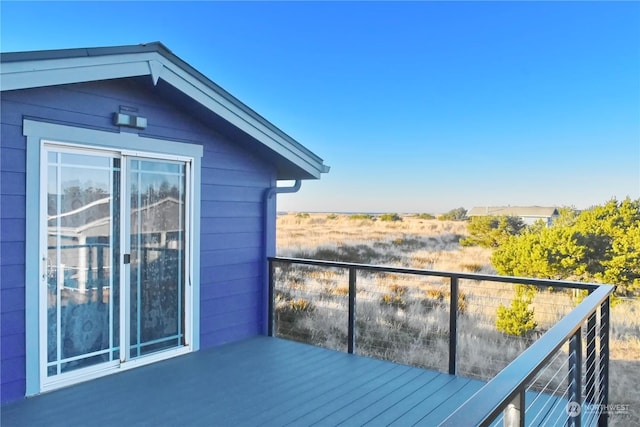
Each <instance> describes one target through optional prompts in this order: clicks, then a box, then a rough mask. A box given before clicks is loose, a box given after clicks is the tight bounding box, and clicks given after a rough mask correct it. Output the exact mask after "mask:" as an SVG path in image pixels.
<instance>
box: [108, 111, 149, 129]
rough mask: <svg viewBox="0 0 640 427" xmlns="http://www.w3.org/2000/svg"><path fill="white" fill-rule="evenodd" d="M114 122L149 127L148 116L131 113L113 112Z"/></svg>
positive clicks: (132, 126)
mask: <svg viewBox="0 0 640 427" xmlns="http://www.w3.org/2000/svg"><path fill="white" fill-rule="evenodd" d="M113 124H114V125H116V126H127V127H130V128H136V129H144V128H146V127H147V118H146V117H140V116H134V115H131V114H123V113H113Z"/></svg>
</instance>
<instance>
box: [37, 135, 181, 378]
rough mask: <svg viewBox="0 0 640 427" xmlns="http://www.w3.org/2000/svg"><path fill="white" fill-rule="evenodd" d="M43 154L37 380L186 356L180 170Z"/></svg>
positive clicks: (79, 154)
mask: <svg viewBox="0 0 640 427" xmlns="http://www.w3.org/2000/svg"><path fill="white" fill-rule="evenodd" d="M43 153H44V154H43V158H42V159H43V173H44V175H43V181H42V184H43V188H44V194H43V195H42V201H43V203H44V206H45V207H44V210H43V212H42V214H43V215H44V218H43V220H42V221H43V222H42V224H43V226H44V227H43V228H42V230H44V231H43V233H42V235H41V245H42V269H43V271H42V288H41V296H42V301H43V303H42V304H41V310H42V311H41V313H42V318H41V319H42V321H41V323H40V325H41V341H40V342H41V345H42V346H43V347H42V348H43V350H42V352H41V355H42V358H43V362H42V366H43V368H44V371H43V378H44V381H45V382H50V383H54V382H56V381H58V379H59V378H60V376H62V377H65V375H66V377H65V378H67V377H69V376H68V375H67V374H68V373H69V375H71V376H73V377H74V378H75V377H77V376H78V375H77V372H78V371H79V370H82V369H85V368H87V369H85V370H84V371H82V373H81V374H80V375H85V373H86V372H89V374H90V375H92V373H93V372H94V371H97V370H104V369H105V367H106V368H108V369H112V368H113V369H115V368H116V367H117V366H118V365H119V364H122V363H126V362H127V360H129V359H141V358H143V357H144V356H147V355H150V354H152V353H158V352H160V351H164V350H169V349H179V348H181V347H182V348H185V347H186V346H187V339H186V334H185V329H186V328H187V322H186V319H187V318H188V317H187V314H188V313H187V311H188V308H189V307H190V304H189V301H188V300H187V298H188V294H187V293H186V285H187V283H188V281H187V279H186V272H187V271H189V269H188V268H187V266H188V265H189V256H188V255H189V254H188V251H187V248H188V247H189V245H188V241H189V239H188V232H187V231H188V227H189V224H188V221H187V218H188V214H189V207H188V201H189V198H188V191H187V190H188V188H189V182H188V176H189V162H188V161H186V160H185V161H178V160H163V159H158V158H146V157H145V158H142V157H132V156H128V155H126V154H124V153H119V152H107V151H100V150H88V149H80V148H72V147H67V146H63V145H57V144H48V143H47V144H45V145H44V151H43ZM167 354H168V353H167ZM160 357H163V356H160ZM167 357H168V356H167ZM120 366H122V365H120ZM71 373H73V374H71ZM63 380H64V378H63Z"/></svg>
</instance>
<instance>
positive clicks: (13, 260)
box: [0, 78, 276, 402]
mask: <svg viewBox="0 0 640 427" xmlns="http://www.w3.org/2000/svg"><path fill="white" fill-rule="evenodd" d="M157 92H158V91H157V90H156V88H154V87H153V86H152V85H151V82H150V81H149V79H139V78H130V79H121V80H112V81H102V82H96V83H82V84H74V85H65V86H57V87H47V88H36V89H25V90H18V91H9V92H3V96H2V104H1V106H2V108H1V111H2V115H1V119H0V120H1V130H0V131H1V133H0V136H1V140H2V143H1V146H0V150H1V152H0V154H1V157H2V169H1V170H2V172H1V174H2V176H1V178H2V181H1V185H0V218H1V219H2V222H1V226H0V236H1V237H2V242H1V245H2V247H1V250H2V252H1V254H2V256H1V258H0V279H1V281H0V293H1V294H0V296H1V297H2V307H1V308H2V313H1V320H2V328H1V331H0V339H1V344H2V355H1V356H0V363H1V364H2V366H1V368H0V374H1V376H2V378H1V382H2V384H1V389H0V393H1V395H2V397H1V400H2V402H7V401H11V400H15V399H18V398H21V397H23V396H24V395H25V302H24V295H25V255H24V254H25V235H26V231H25V203H26V202H25V200H26V199H25V194H26V160H25V159H26V138H25V137H24V136H23V135H22V121H23V119H24V118H29V119H33V120H41V121H48V122H53V123H60V124H64V125H67V126H78V127H85V128H91V129H97V130H105V131H111V132H119V131H120V129H119V128H118V127H116V126H114V125H113V124H112V114H113V113H114V112H117V111H119V110H120V107H121V106H126V107H127V108H130V109H134V110H137V114H139V115H141V116H143V117H146V118H147V120H148V127H147V128H146V129H145V130H144V131H141V132H139V134H140V135H141V136H149V137H154V138H158V139H166V140H173V141H179V142H187V143H193V144H199V145H202V146H203V147H204V157H203V158H202V169H201V184H202V186H201V212H200V213H201V216H200V221H201V222H200V230H196V232H197V233H198V232H199V234H200V236H201V237H200V239H201V240H200V246H201V252H200V267H201V268H200V301H199V302H198V301H196V302H195V303H196V304H200V346H201V348H205V347H209V346H213V345H217V344H221V343H225V342H229V341H235V340H240V339H243V338H246V337H249V336H252V335H256V334H259V333H261V332H262V329H263V324H264V316H265V314H264V306H265V301H264V298H265V295H263V283H264V282H263V281H264V277H263V276H264V253H265V247H264V245H265V243H264V227H265V219H264V214H265V206H264V201H263V194H264V192H265V189H267V188H269V187H272V186H274V185H275V183H276V170H275V167H274V166H273V165H271V164H270V163H268V162H267V161H264V160H262V159H261V158H259V157H258V156H256V155H254V154H253V153H252V152H251V151H250V150H247V148H246V145H244V143H243V144H239V143H237V142H236V141H235V140H233V139H231V138H229V137H227V136H224V135H223V133H221V132H219V131H218V130H217V129H216V128H212V127H211V126H210V125H208V124H207V123H205V122H204V121H202V120H201V119H200V118H198V117H192V116H189V115H187V114H185V113H184V112H183V111H184V110H183V109H181V108H179V105H178V107H176V106H175V105H174V99H173V95H172V93H171V92H170V91H168V90H167V89H166V88H165V89H164V90H163V91H160V92H161V95H158V94H157ZM175 96H176V97H177V98H180V96H181V95H179V94H176V95H175ZM89 142H90V141H89ZM149 149H150V150H153V147H149ZM270 208H271V209H272V210H273V205H270ZM272 217H273V218H275V215H272ZM268 225H269V226H271V227H275V223H272V224H268Z"/></svg>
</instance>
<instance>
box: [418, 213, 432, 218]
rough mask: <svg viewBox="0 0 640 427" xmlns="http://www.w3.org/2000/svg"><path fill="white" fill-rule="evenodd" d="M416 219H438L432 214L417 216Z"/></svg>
mask: <svg viewBox="0 0 640 427" xmlns="http://www.w3.org/2000/svg"><path fill="white" fill-rule="evenodd" d="M416 218H418V219H436V217H435V216H434V215H431V214H430V213H421V214H417V215H416Z"/></svg>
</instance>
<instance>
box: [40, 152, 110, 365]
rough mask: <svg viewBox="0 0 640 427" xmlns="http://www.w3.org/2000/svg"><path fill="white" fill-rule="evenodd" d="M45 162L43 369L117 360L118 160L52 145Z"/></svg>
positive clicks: (108, 156)
mask: <svg viewBox="0 0 640 427" xmlns="http://www.w3.org/2000/svg"><path fill="white" fill-rule="evenodd" d="M46 159H47V161H46V162H47V166H46V174H47V179H46V183H47V187H46V188H47V190H46V206H47V207H46V209H47V211H46V214H47V217H46V237H45V240H46V257H45V259H44V260H46V271H44V272H43V274H44V276H45V277H46V315H45V317H46V354H47V360H46V367H47V369H46V372H47V376H54V375H59V374H61V373H64V372H68V371H72V370H75V369H78V368H83V367H87V366H91V365H95V364H98V363H102V362H106V361H111V360H114V359H115V360H117V359H118V358H119V353H118V339H119V329H118V311H117V310H118V306H119V292H118V286H119V285H118V284H119V266H120V263H119V251H118V244H119V225H118V221H114V220H113V219H114V218H117V214H116V211H117V207H118V204H119V201H118V196H117V195H118V193H119V191H118V187H119V176H120V159H118V158H114V157H113V156H112V155H99V154H89V153H87V152H73V151H69V150H54V149H50V150H48V151H46ZM44 260H43V261H44Z"/></svg>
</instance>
